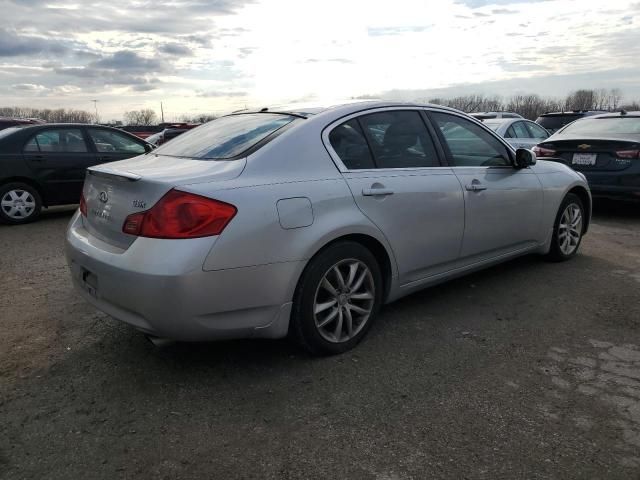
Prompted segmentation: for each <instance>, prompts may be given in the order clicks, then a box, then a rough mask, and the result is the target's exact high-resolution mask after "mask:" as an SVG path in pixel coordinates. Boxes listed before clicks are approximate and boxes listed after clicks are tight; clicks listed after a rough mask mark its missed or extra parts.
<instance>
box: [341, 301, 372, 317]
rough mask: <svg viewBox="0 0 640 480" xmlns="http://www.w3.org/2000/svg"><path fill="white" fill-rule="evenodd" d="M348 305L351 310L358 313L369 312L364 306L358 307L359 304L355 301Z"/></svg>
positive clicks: (366, 313) (365, 313)
mask: <svg viewBox="0 0 640 480" xmlns="http://www.w3.org/2000/svg"><path fill="white" fill-rule="evenodd" d="M346 307H347V308H348V309H349V310H352V311H354V312H356V313H359V314H361V315H368V314H369V310H366V309H364V308H361V307H358V306H356V305H354V304H353V303H347V305H346Z"/></svg>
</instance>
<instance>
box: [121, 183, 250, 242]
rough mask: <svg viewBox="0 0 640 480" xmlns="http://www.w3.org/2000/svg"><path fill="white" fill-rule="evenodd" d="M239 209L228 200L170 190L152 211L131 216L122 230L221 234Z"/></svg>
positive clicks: (158, 235) (184, 235)
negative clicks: (222, 200)
mask: <svg viewBox="0 0 640 480" xmlns="http://www.w3.org/2000/svg"><path fill="white" fill-rule="evenodd" d="M236 212H237V209H236V207H234V206H233V205H229V204H228V203H224V202H220V201H218V200H212V199H211V198H207V197H202V196H200V195H195V194H193V193H187V192H181V191H179V190H170V191H169V193H167V194H166V195H165V196H164V197H162V198H161V199H160V200H158V203H156V204H155V205H154V206H153V207H152V208H151V209H150V210H147V211H145V212H138V213H134V214H132V215H129V216H128V217H127V219H126V220H125V221H124V225H123V226H122V231H123V232H124V233H128V234H129V235H137V236H139V237H151V238H198V237H208V236H211V235H220V233H222V231H223V230H224V228H225V227H226V226H227V225H228V223H229V222H230V221H231V219H232V218H233V217H234V216H235V214H236Z"/></svg>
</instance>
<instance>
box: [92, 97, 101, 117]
mask: <svg viewBox="0 0 640 480" xmlns="http://www.w3.org/2000/svg"><path fill="white" fill-rule="evenodd" d="M91 101H92V102H93V106H94V108H95V109H96V123H100V117H98V101H99V100H91Z"/></svg>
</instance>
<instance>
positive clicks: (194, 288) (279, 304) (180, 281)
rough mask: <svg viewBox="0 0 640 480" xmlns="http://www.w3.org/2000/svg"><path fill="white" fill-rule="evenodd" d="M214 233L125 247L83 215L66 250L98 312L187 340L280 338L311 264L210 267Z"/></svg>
mask: <svg viewBox="0 0 640 480" xmlns="http://www.w3.org/2000/svg"><path fill="white" fill-rule="evenodd" d="M214 242H215V240H214V239H212V238H210V237H209V238H205V239H193V240H158V239H149V238H138V239H136V241H135V242H134V243H133V244H132V245H131V246H130V247H129V248H128V249H126V250H118V249H114V248H113V247H111V246H109V245H108V244H104V243H103V242H101V241H100V240H99V239H97V238H95V237H93V236H92V235H91V234H90V233H89V232H88V231H87V230H86V229H85V228H84V227H83V225H82V220H81V218H80V216H79V214H77V213H76V215H75V216H74V217H73V219H72V220H71V223H70V225H69V228H68V230H67V236H66V246H65V252H66V256H67V261H68V263H69V267H70V269H71V275H72V280H73V284H74V286H75V287H76V288H77V290H78V291H79V292H80V293H81V295H82V296H83V297H84V298H85V299H86V300H87V301H88V302H89V303H91V304H92V305H94V306H95V307H96V308H98V309H99V310H101V311H103V312H105V313H107V314H108V315H110V316H112V317H114V318H115V319H117V320H120V321H123V322H125V323H128V324H130V325H132V326H134V327H135V328H137V329H139V330H141V331H143V332H145V333H147V334H150V335H154V336H158V337H164V338H171V339H174V340H180V341H209V340H218V339H231V338H248V337H262V338H280V337H283V336H285V335H286V333H287V329H288V324H289V315H290V310H291V301H292V298H293V291H294V289H295V284H296V281H297V278H298V276H299V275H300V273H301V272H302V269H303V268H304V262H285V263H276V264H269V265H257V266H252V267H243V268H237V269H226V270H214V271H204V270H203V269H202V265H203V263H204V260H205V258H206V256H207V254H208V253H209V251H210V249H211V247H212V245H213V243H214Z"/></svg>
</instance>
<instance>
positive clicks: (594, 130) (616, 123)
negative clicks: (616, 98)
mask: <svg viewBox="0 0 640 480" xmlns="http://www.w3.org/2000/svg"><path fill="white" fill-rule="evenodd" d="M562 133H563V134H565V133H570V134H574V135H575V134H588V135H603V134H613V135H640V117H603V118H585V119H584V120H580V121H579V122H575V123H573V124H571V125H569V126H568V127H567V128H565V129H564V130H563V131H562Z"/></svg>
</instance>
